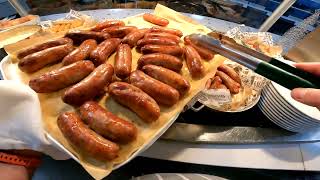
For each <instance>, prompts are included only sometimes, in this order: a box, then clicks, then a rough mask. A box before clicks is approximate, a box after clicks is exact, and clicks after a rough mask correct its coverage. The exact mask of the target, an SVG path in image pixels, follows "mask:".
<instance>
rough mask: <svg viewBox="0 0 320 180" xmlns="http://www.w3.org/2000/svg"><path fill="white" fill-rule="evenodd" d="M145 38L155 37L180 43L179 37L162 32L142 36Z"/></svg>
mask: <svg viewBox="0 0 320 180" xmlns="http://www.w3.org/2000/svg"><path fill="white" fill-rule="evenodd" d="M144 37H145V38H151V37H157V38H168V39H171V40H174V41H175V42H176V43H179V42H180V37H179V36H176V35H173V34H170V33H162V32H152V33H151V32H150V33H146V34H145V35H144Z"/></svg>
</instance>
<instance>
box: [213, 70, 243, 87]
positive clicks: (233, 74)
mask: <svg viewBox="0 0 320 180" xmlns="http://www.w3.org/2000/svg"><path fill="white" fill-rule="evenodd" d="M218 70H220V71H222V72H224V73H226V74H227V75H228V76H230V77H231V78H232V79H233V80H234V81H236V82H237V83H239V84H241V79H240V76H239V74H238V73H237V72H236V71H235V70H234V69H232V68H231V67H229V66H227V65H221V66H219V67H218Z"/></svg>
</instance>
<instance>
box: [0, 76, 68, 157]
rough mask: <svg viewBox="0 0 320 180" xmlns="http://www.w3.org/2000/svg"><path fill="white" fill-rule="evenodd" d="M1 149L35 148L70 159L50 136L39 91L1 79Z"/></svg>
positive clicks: (53, 155)
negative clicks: (46, 127)
mask: <svg viewBox="0 0 320 180" xmlns="http://www.w3.org/2000/svg"><path fill="white" fill-rule="evenodd" d="M0 149H33V150H35V151H40V152H43V153H45V154H47V155H49V156H51V157H52V158H54V159H58V160H62V159H68V158H70V156H68V155H67V154H66V153H64V152H62V151H59V150H58V149H56V148H55V147H54V146H53V145H51V144H50V142H49V141H48V139H47V136H46V132H45V131H44V128H43V125H42V120H41V108H40V102H39V99H38V96H37V94H36V93H35V92H34V91H33V90H32V89H31V88H30V87H29V86H27V85H24V84H22V83H19V82H16V81H9V80H0Z"/></svg>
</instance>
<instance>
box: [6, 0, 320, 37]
mask: <svg viewBox="0 0 320 180" xmlns="http://www.w3.org/2000/svg"><path fill="white" fill-rule="evenodd" d="M17 1H18V2H19V3H20V4H21V5H22V6H23V7H24V8H25V9H27V11H28V12H29V13H30V14H37V15H40V16H43V15H49V14H56V13H65V12H69V10H70V9H74V10H78V11H81V10H93V9H110V8H140V9H153V8H154V7H155V6H156V4H157V3H160V4H163V5H165V6H167V7H169V8H172V9H174V10H176V11H180V12H185V13H191V14H197V15H203V16H209V17H215V18H219V19H223V20H227V21H231V22H235V23H239V24H245V25H247V26H250V27H253V28H259V27H260V26H261V25H262V24H263V22H264V21H265V20H266V19H267V18H268V17H269V16H270V15H271V14H272V12H273V11H274V10H275V9H276V8H277V7H278V6H279V5H280V4H281V3H282V1H281V0H181V1H178V0H167V1H151V0H17ZM316 9H320V0H296V1H295V3H294V4H293V5H292V6H291V7H290V8H289V10H288V11H286V13H285V14H284V15H283V16H281V18H280V19H279V20H278V21H277V22H276V23H275V24H274V25H273V26H272V28H271V29H270V30H269V32H272V33H274V34H278V35H283V34H284V33H285V32H286V31H287V30H288V29H290V28H291V27H293V26H295V25H297V24H299V23H300V22H301V21H302V20H303V19H305V18H306V17H308V16H310V15H312V14H313V13H314V12H315V10H316ZM8 16H17V17H19V15H18V14H17V12H16V11H15V9H14V8H13V7H12V6H11V5H10V3H9V1H7V0H0V18H1V19H2V18H5V17H8ZM318 24H319V21H318V22H317V23H316V24H314V26H310V27H308V31H310V32H311V31H313V30H314V28H315V27H316V26H317V25H318Z"/></svg>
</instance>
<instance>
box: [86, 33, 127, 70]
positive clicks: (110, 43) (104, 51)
mask: <svg viewBox="0 0 320 180" xmlns="http://www.w3.org/2000/svg"><path fill="white" fill-rule="evenodd" d="M120 41H121V40H120V39H118V38H110V39H107V40H105V41H103V42H102V43H100V44H99V45H98V46H97V48H96V49H94V50H93V51H91V53H90V59H91V60H92V62H93V63H94V65H96V66H99V65H100V64H102V63H104V62H105V61H106V60H107V58H108V57H109V56H110V55H111V54H112V53H113V52H114V51H115V50H116V49H117V47H118V45H119V44H120Z"/></svg>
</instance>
